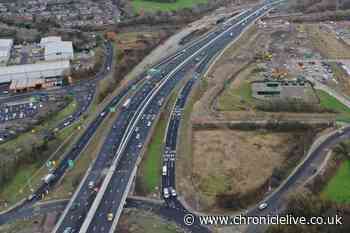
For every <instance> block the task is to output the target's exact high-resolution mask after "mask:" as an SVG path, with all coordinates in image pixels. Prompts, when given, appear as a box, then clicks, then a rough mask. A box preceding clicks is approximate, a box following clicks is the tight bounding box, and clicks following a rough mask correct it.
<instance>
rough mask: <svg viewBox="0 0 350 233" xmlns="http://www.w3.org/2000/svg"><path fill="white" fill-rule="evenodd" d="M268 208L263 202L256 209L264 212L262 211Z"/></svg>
mask: <svg viewBox="0 0 350 233" xmlns="http://www.w3.org/2000/svg"><path fill="white" fill-rule="evenodd" d="M267 207H268V204H267V203H266V202H264V203H261V204H260V205H259V206H258V209H259V210H264V209H266V208H267Z"/></svg>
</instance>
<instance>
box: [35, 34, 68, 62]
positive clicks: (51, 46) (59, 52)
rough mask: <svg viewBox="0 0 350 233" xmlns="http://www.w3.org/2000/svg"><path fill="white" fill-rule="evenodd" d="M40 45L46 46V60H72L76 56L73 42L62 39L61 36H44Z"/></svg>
mask: <svg viewBox="0 0 350 233" xmlns="http://www.w3.org/2000/svg"><path fill="white" fill-rule="evenodd" d="M40 45H41V47H43V48H44V56H45V61H58V60H71V59H73V57H74V52H73V43H72V42H71V41H62V40H61V37H57V36H50V37H44V38H42V39H41V41H40Z"/></svg>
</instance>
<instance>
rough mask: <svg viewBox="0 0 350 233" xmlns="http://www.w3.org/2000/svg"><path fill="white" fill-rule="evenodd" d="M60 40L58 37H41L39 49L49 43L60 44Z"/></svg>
mask: <svg viewBox="0 0 350 233" xmlns="http://www.w3.org/2000/svg"><path fill="white" fill-rule="evenodd" d="M61 41H62V39H61V37H60V36H48V37H43V38H41V40H40V45H41V47H43V48H44V47H45V46H46V45H47V44H49V43H55V42H61Z"/></svg>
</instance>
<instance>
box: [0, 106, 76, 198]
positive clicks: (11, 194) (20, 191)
mask: <svg viewBox="0 0 350 233" xmlns="http://www.w3.org/2000/svg"><path fill="white" fill-rule="evenodd" d="M76 105H77V103H76V101H72V102H71V103H69V104H68V105H67V106H66V107H65V108H64V109H62V110H61V111H60V112H58V113H57V114H55V115H53V116H52V117H50V118H49V119H47V120H46V121H44V122H43V123H42V124H40V125H38V126H36V127H34V128H33V130H32V131H30V132H26V133H24V134H21V135H19V136H18V137H16V138H15V139H13V140H10V141H8V142H6V143H4V144H2V145H0V149H3V150H4V151H5V150H6V151H15V152H16V151H18V153H29V152H30V151H31V148H32V146H33V145H41V144H43V143H44V140H43V138H42V137H41V136H40V132H42V131H43V130H45V129H52V128H53V127H54V126H55V125H56V124H57V122H60V121H61V120H63V119H64V118H66V117H67V116H69V115H71V114H72V113H73V112H74V111H75V109H76ZM79 124H80V123H79V122H77V123H75V124H74V125H72V126H71V127H68V128H65V129H63V130H62V131H60V132H59V133H58V134H57V135H56V139H54V140H52V141H50V142H49V143H48V148H49V149H48V151H46V152H45V154H48V155H49V154H52V153H54V152H56V153H55V156H54V157H53V159H58V158H59V155H61V154H62V153H63V151H64V149H65V148H66V147H67V146H68V145H69V143H68V142H69V141H68V140H66V141H65V139H66V138H68V137H69V136H70V135H74V134H76V133H77V130H76V126H77V125H79ZM19 149H20V150H19ZM44 162H45V161H43V160H38V161H35V162H33V163H26V164H23V165H21V166H20V167H19V168H18V172H17V173H16V175H15V176H13V178H12V179H11V180H10V181H8V182H7V183H6V185H4V186H3V187H1V189H0V197H1V199H4V200H6V201H7V202H8V204H10V205H11V204H13V203H15V202H17V201H18V200H20V199H22V198H24V197H26V196H27V195H28V194H29V193H30V187H34V186H35V185H36V184H37V183H39V182H40V177H41V176H43V175H44V174H46V173H47V169H45V168H42V169H40V171H38V169H39V168H41V167H42V166H43V163H44ZM34 174H35V178H34V177H32V176H33V175H34ZM30 177H32V179H31V182H30V184H31V185H29V182H28V179H29V178H30Z"/></svg>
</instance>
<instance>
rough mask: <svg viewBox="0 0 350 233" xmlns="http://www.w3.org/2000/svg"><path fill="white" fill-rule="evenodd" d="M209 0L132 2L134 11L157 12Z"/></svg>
mask: <svg viewBox="0 0 350 233" xmlns="http://www.w3.org/2000/svg"><path fill="white" fill-rule="evenodd" d="M207 2H208V0H191V1H189V0H176V1H175V2H156V1H148V0H132V1H131V4H132V6H133V8H134V11H135V12H137V13H140V12H141V11H147V12H155V11H173V10H178V9H183V8H191V7H193V6H194V5H197V4H201V3H207Z"/></svg>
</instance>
